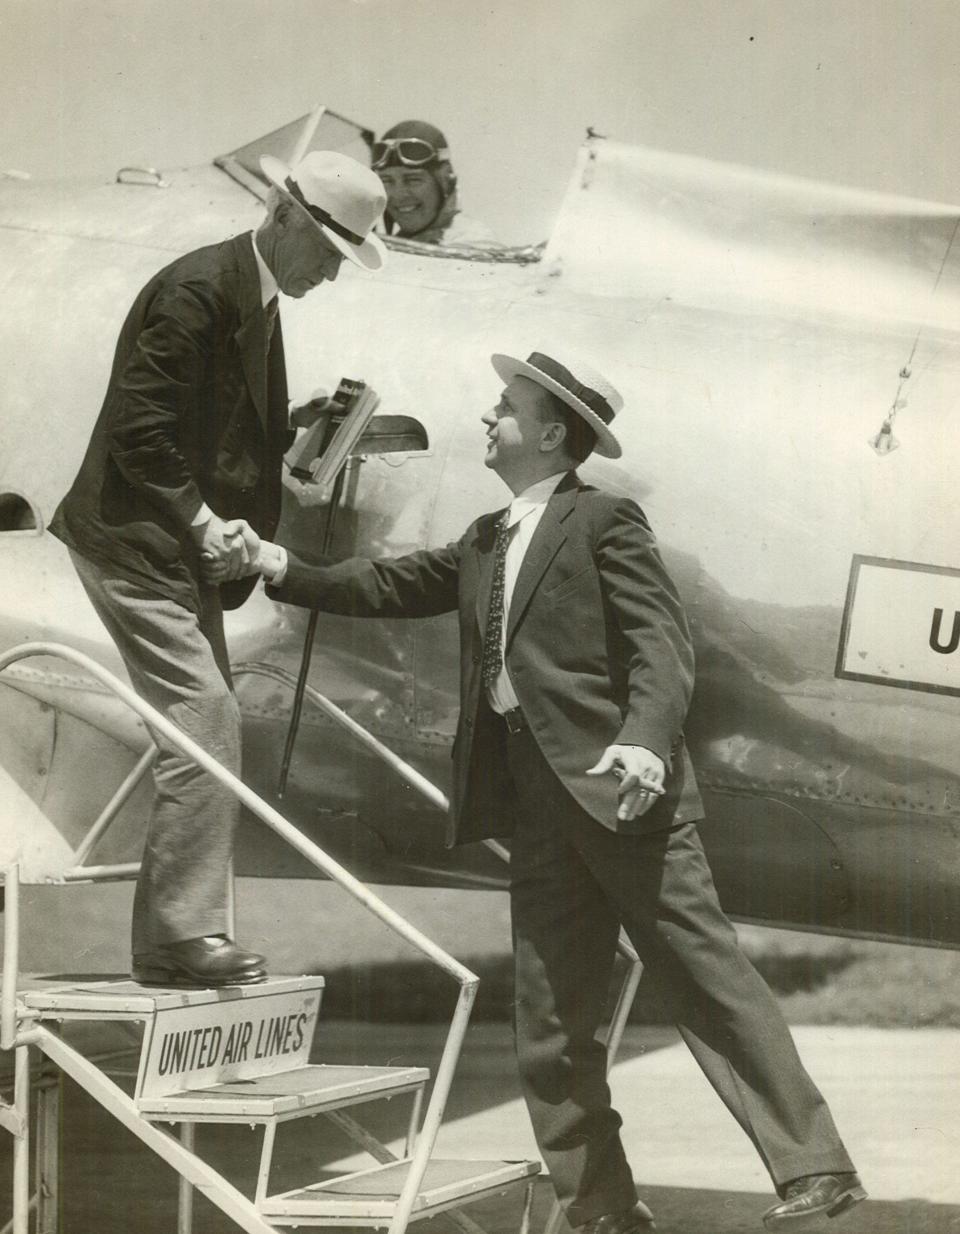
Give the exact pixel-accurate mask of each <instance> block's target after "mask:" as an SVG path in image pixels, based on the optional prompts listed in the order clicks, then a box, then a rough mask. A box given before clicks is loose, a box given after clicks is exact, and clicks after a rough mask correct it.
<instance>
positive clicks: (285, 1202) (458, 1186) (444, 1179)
mask: <svg viewBox="0 0 960 1234" xmlns="http://www.w3.org/2000/svg"><path fill="white" fill-rule="evenodd" d="M409 1168H410V1162H409V1160H405V1161H395V1162H390V1163H389V1164H387V1165H380V1166H375V1167H373V1168H372V1169H369V1170H361V1171H359V1172H357V1173H356V1174H348V1175H346V1176H344V1177H342V1178H336V1179H329V1180H326V1181H324V1182H320V1183H314V1184H313V1185H312V1186H309V1187H300V1188H297V1189H295V1190H293V1191H288V1192H285V1193H284V1194H282V1195H274V1196H269V1197H267V1198H266V1199H265V1200H263V1201H262V1202H261V1204H260V1211H261V1212H262V1213H263V1214H264V1216H265V1217H268V1218H270V1219H274V1218H278V1217H309V1216H317V1217H322V1216H350V1215H355V1216H357V1218H358V1219H360V1218H362V1217H363V1216H377V1215H383V1214H389V1212H390V1210H391V1209H392V1207H393V1205H395V1204H396V1201H397V1199H398V1197H399V1195H400V1192H401V1190H402V1188H403V1184H404V1181H405V1180H406V1177H407V1173H408V1171H409ZM539 1171H540V1163H539V1162H538V1161H505V1160H500V1161H469V1160H450V1159H442V1158H441V1159H435V1160H433V1161H431V1162H430V1164H429V1165H428V1166H427V1170H426V1173H425V1175H424V1177H423V1180H422V1182H421V1184H420V1190H419V1193H418V1195H417V1199H416V1202H415V1204H414V1208H413V1212H414V1214H419V1215H424V1214H425V1213H427V1212H431V1211H437V1212H439V1211H441V1210H442V1209H444V1208H449V1207H451V1206H453V1205H455V1204H457V1203H460V1202H462V1201H464V1200H465V1199H468V1198H470V1197H476V1198H479V1196H480V1194H482V1193H486V1192H488V1191H492V1190H496V1189H498V1188H501V1187H505V1186H509V1185H510V1184H513V1183H518V1182H522V1181H523V1180H524V1179H527V1178H531V1177H532V1176H533V1175H535V1174H538V1173H539ZM361 1209H362V1210H363V1212H360V1211H359V1210H361Z"/></svg>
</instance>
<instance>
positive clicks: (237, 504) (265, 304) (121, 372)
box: [50, 152, 386, 986]
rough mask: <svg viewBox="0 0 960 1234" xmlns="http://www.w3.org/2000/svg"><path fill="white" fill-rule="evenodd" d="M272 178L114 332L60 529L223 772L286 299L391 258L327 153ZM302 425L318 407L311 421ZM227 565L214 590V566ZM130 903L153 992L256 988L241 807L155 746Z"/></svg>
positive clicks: (272, 524)
mask: <svg viewBox="0 0 960 1234" xmlns="http://www.w3.org/2000/svg"><path fill="white" fill-rule="evenodd" d="M263 168H264V172H265V174H266V176H267V177H268V179H269V180H270V181H271V183H272V186H273V187H272V188H271V189H270V192H269V196H268V199H267V216H266V218H265V220H264V222H263V223H262V225H261V226H260V227H259V228H258V229H257V231H256V233H255V234H254V233H251V232H247V233H245V234H243V235H239V236H234V237H233V238H232V239H229V240H225V241H224V242H223V243H221V244H215V245H211V246H209V247H207V248H202V249H198V250H196V251H195V252H192V253H188V254H187V255H186V256H184V257H180V258H178V259H177V260H176V261H174V262H173V263H172V264H170V265H168V266H167V267H165V269H163V270H161V271H160V272H159V273H158V274H156V275H154V276H153V278H151V279H150V281H149V282H148V283H147V285H146V286H145V287H144V288H143V290H142V291H141V292H140V294H139V295H138V296H137V298H136V300H135V301H134V304H133V307H132V308H131V309H130V312H129V313H128V315H127V318H126V321H125V322H124V324H123V327H122V329H121V331H120V337H119V340H118V342H117V345H116V351H115V356H114V362H113V369H112V372H111V375H110V381H109V384H108V387H107V392H106V398H105V400H104V403H103V407H102V409H101V411H100V415H99V418H98V420H97V423H96V426H95V427H94V430H93V435H92V437H91V440H90V444H89V446H88V449H87V452H86V455H85V457H84V460H83V463H82V465H81V467H80V471H79V473H78V475H77V477H76V479H75V481H74V483H73V486H72V487H71V489H70V491H69V493H68V494H67V495H66V497H65V498H64V499H63V501H62V502H61V504H60V507H59V509H58V510H57V513H56V515H55V517H54V520H53V522H52V524H51V528H50V530H51V531H53V533H54V534H55V535H57V536H59V537H60V539H61V540H63V541H64V542H65V543H66V544H67V545H68V547H69V548H70V552H71V556H72V558H73V561H74V564H75V566H76V569H77V571H78V573H79V575H80V579H81V581H82V583H83V585H84V587H85V589H86V591H87V593H88V595H89V596H90V599H91V601H92V602H93V605H94V607H95V608H96V610H97V612H98V613H99V615H100V617H101V619H102V620H103V622H104V625H105V626H106V628H107V630H108V631H109V632H110V635H111V637H112V638H113V639H114V641H115V642H116V644H117V648H118V650H119V652H120V654H121V656H122V657H123V660H124V662H125V664H126V666H127V670H128V672H129V675H130V679H131V682H132V684H133V686H134V688H135V689H136V690H137V691H138V692H139V693H140V694H141V695H142V696H143V697H144V698H145V699H146V700H147V701H148V702H150V703H152V704H153V706H155V707H156V708H157V709H158V710H159V711H160V712H161V713H162V714H163V715H165V716H166V717H168V718H169V719H170V720H172V721H173V722H174V723H175V724H176V725H178V727H180V728H181V729H183V731H184V732H186V733H187V734H188V735H189V736H191V737H192V738H193V739H194V740H195V741H197V742H198V743H199V744H200V745H201V746H203V747H204V748H206V749H207V750H208V751H209V752H210V753H211V754H212V755H213V756H214V757H215V758H217V759H219V761H220V762H221V763H223V765H224V766H225V767H227V768H228V769H229V770H231V771H233V772H235V773H237V774H239V771H240V713H239V708H238V706H237V702H236V699H235V697H234V693H233V687H232V683H231V678H230V666H229V661H228V656H227V649H226V645H225V642H224V634H223V610H224V609H231V608H236V607H237V606H238V605H240V604H242V603H243V601H244V600H245V599H246V597H247V596H248V595H249V594H250V591H251V590H252V580H250V579H245V578H243V577H242V572H243V570H244V568H245V566H246V565H247V563H248V556H247V550H246V548H245V546H244V535H248V536H250V535H252V536H254V538H255V534H256V533H260V534H262V535H267V536H269V535H272V534H273V532H274V530H275V528H276V526H277V521H278V519H279V514H280V493H281V482H280V478H281V460H282V458H283V454H284V451H285V450H286V449H287V447H288V446H289V444H290V441H291V439H292V432H291V429H290V419H289V409H288V404H287V382H286V371H285V366H284V357H283V337H282V331H281V328H280V323H279V320H278V318H277V293H278V291H282V292H283V293H284V294H285V295H288V296H294V297H298V298H299V297H301V296H303V295H305V294H306V293H307V292H308V291H309V290H311V288H314V287H319V286H320V285H321V284H322V283H324V282H332V281H333V280H334V279H335V278H336V277H337V274H338V271H339V269H340V264H341V262H342V260H343V259H344V258H347V259H348V260H349V261H351V262H353V263H355V264H356V265H358V266H361V267H363V268H364V269H367V270H376V269H378V268H379V266H380V265H381V263H382V261H383V247H382V244H381V242H380V240H378V239H377V237H376V236H374V235H372V234H371V231H372V228H373V226H374V224H375V223H376V222H377V220H378V218H379V217H380V214H381V213H382V210H383V207H384V204H385V201H386V195H385V193H384V191H383V188H382V187H381V184H380V181H379V179H378V178H377V176H376V175H374V173H373V172H372V171H370V170H369V169H368V168H365V167H363V166H362V165H361V164H359V163H357V162H355V161H354V160H353V159H350V158H347V157H346V156H345V155H342V154H336V153H333V152H314V153H311V154H308V155H307V156H306V157H305V158H304V159H303V160H302V161H301V162H300V163H299V164H298V165H297V166H296V167H295V168H292V169H291V168H288V167H285V166H284V165H283V164H282V163H280V162H279V160H277V159H273V158H270V159H264V160H263ZM305 414H306V413H305ZM214 570H216V571H217V582H216V583H214V582H213V581H212V579H211V572H213V571H214ZM154 780H155V787H156V794H155V799H154V803H153V808H152V814H151V818H150V822H149V830H148V834H147V841H146V846H145V851H144V855H143V862H142V865H141V871H140V876H139V879H138V881H137V889H136V897H135V900H134V911H133V931H132V934H133V939H132V941H133V966H132V968H133V976H134V978H135V979H136V980H138V981H141V982H144V983H149V984H160V985H168V984H179V985H204V986H206V985H229V984H236V983H240V982H253V981H261V980H263V978H264V975H265V969H264V958H263V956H260V955H256V954H255V953H253V952H250V951H246V950H244V949H243V948H241V947H239V946H238V945H237V943H236V942H235V940H234V939H232V938H231V937H230V924H229V913H228V904H229V884H230V877H231V857H232V853H233V837H234V831H235V828H236V824H237V819H238V805H237V802H236V800H235V799H234V797H233V796H232V794H230V793H228V792H226V791H224V790H223V789H222V788H221V787H220V786H219V785H218V784H217V783H216V781H215V780H213V779H212V778H211V777H209V776H207V775H206V774H204V773H203V772H201V771H200V770H199V769H198V768H197V767H195V766H194V765H193V764H192V763H191V762H190V761H189V760H188V759H185V758H184V757H183V756H181V755H180V754H179V753H178V752H177V751H176V750H175V749H173V748H172V747H167V746H165V745H163V744H162V743H161V745H160V751H159V755H158V757H157V761H156V764H155V768H154Z"/></svg>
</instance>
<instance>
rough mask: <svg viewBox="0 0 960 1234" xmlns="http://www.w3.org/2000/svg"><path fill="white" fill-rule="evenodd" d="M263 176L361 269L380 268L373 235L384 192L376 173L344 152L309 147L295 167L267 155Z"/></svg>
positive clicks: (262, 161) (379, 250)
mask: <svg viewBox="0 0 960 1234" xmlns="http://www.w3.org/2000/svg"><path fill="white" fill-rule="evenodd" d="M260 166H261V167H262V168H263V174H264V175H265V176H266V177H267V179H268V180H270V181H271V183H273V184H275V185H276V186H277V188H278V189H281V190H282V191H283V192H284V193H286V194H287V196H288V197H290V198H291V199H292V200H293V201H295V202H296V203H297V205H298V206H299V207H300V209H301V210H304V211H306V213H307V214H308V215H309V216H310V218H312V219H313V221H314V222H315V223H316V225H317V226H318V227H319V228H320V230H321V231H322V232H323V234H324V235H325V236H326V237H327V239H328V240H329V241H330V242H331V243H332V244H334V245H336V247H337V248H338V249H339V250H340V252H341V253H343V255H344V257H348V258H349V259H350V261H352V262H353V263H354V265H357V266H362V267H363V269H364V270H379V269H380V267H381V266H382V265H383V261H384V253H385V249H384V247H383V243H382V241H381V240H380V239H379V238H378V237H377V236H374V235H371V234H370V232H371V229H372V228H373V225H374V223H376V221H377V219H379V217H380V215H381V214H382V213H383V208H384V206H385V205H386V204H387V195H386V193H385V192H384V189H383V185H382V184H381V183H380V177H379V176H378V175H377V174H376V172H373V171H371V170H370V168H369V167H364V166H363V164H362V163H358V162H357V160H356V159H352V158H350V157H349V156H348V155H346V154H338V153H337V152H336V151H334V150H312V151H311V152H310V153H309V154H307V155H305V156H304V157H303V158H302V159H301V160H300V162H299V163H298V164H297V165H296V167H288V166H287V165H286V163H282V162H281V161H280V159H276V158H274V157H273V155H271V154H265V155H264V156H263V157H262V158H261V159H260Z"/></svg>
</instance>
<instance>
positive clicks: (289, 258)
mask: <svg viewBox="0 0 960 1234" xmlns="http://www.w3.org/2000/svg"><path fill="white" fill-rule="evenodd" d="M342 261H343V254H342V253H341V252H340V250H339V249H338V248H337V247H336V246H335V245H334V244H333V242H332V241H330V240H328V239H327V237H326V236H325V235H324V234H323V232H322V231H321V230H320V228H319V227H318V226H317V225H316V223H314V222H313V220H312V219H311V218H308V217H307V215H306V214H305V213H304V212H303V211H302V210H299V209H295V208H293V207H291V210H290V213H289V214H288V216H287V220H286V222H285V223H284V225H283V226H282V227H281V228H279V229H278V237H277V244H276V248H275V250H274V254H273V262H272V263H271V269H272V270H273V277H274V278H275V279H276V280H277V285H278V286H279V288H280V290H281V291H282V292H283V294H284V295H286V296H293V297H294V298H295V299H297V300H299V299H300V297H301V296H305V295H306V294H307V292H308V291H310V290H311V288H313V287H318V286H319V285H320V284H321V283H332V282H333V281H334V279H335V278H336V277H337V275H338V273H339V272H340V263H341V262H342Z"/></svg>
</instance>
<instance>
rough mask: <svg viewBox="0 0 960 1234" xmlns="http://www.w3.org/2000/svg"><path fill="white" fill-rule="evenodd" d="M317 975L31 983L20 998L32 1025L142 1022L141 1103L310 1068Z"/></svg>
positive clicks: (316, 1010) (317, 1005)
mask: <svg viewBox="0 0 960 1234" xmlns="http://www.w3.org/2000/svg"><path fill="white" fill-rule="evenodd" d="M323 984H324V983H323V978H322V977H272V978H269V979H268V980H267V981H264V982H261V983H260V984H259V985H239V986H221V987H219V988H214V989H182V988H173V987H165V986H157V987H154V986H142V985H139V984H138V983H137V982H135V981H131V980H129V979H124V980H106V981H73V982H70V981H60V982H49V981H47V982H46V983H44V982H43V981H42V980H39V981H35V982H33V983H31V984H30V985H28V986H26V987H24V988H23V989H22V990H21V991H20V993H19V999H20V1002H21V1015H23V1016H26V1017H33V1018H36V1019H38V1020H58V1021H75V1020H100V1021H115V1020H118V1021H128V1020H132V1021H141V1022H142V1023H143V1026H144V1030H143V1041H142V1045H141V1051H140V1066H139V1069H138V1074H137V1083H136V1089H135V1092H134V1099H135V1100H136V1102H137V1104H138V1106H142V1103H143V1102H144V1101H151V1100H156V1099H159V1098H162V1097H169V1096H172V1095H173V1094H182V1093H185V1092H191V1093H192V1092H196V1090H198V1089H210V1088H216V1087H218V1086H223V1085H228V1086H229V1085H236V1084H241V1083H243V1082H245V1081H257V1080H262V1079H265V1078H267V1077H271V1076H274V1075H276V1074H277V1073H285V1072H291V1071H296V1070H302V1069H303V1068H305V1067H306V1066H307V1064H308V1062H309V1055H310V1047H311V1044H312V1042H313V1034H314V1029H315V1028H316V1024H317V1016H318V1014H319V1011H320V997H321V994H322V992H323Z"/></svg>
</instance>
